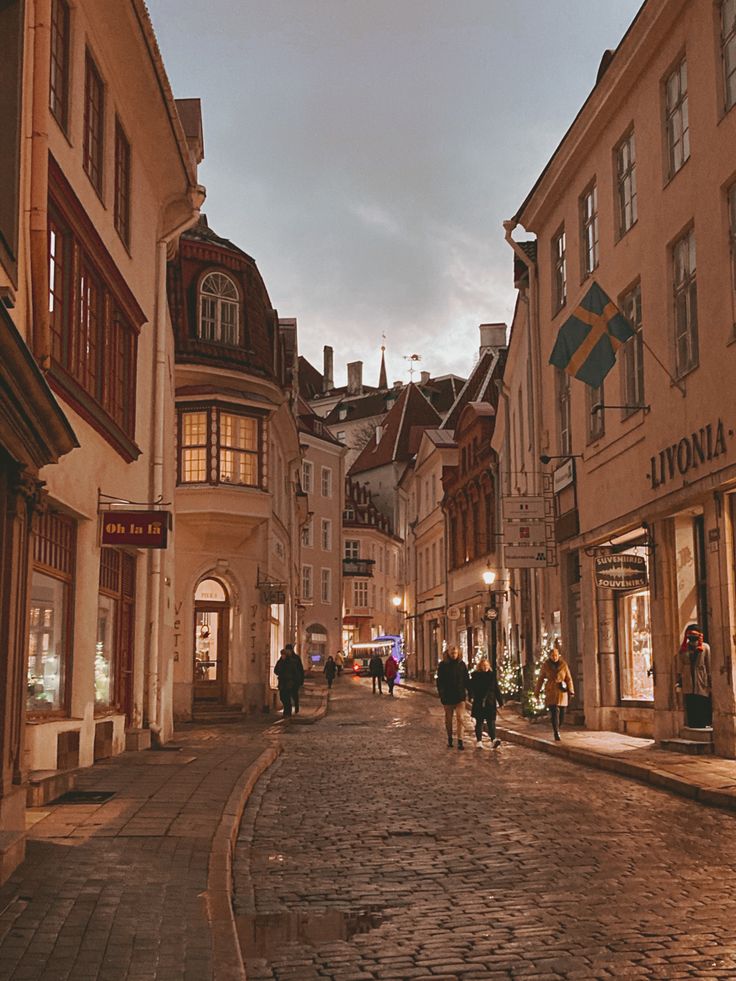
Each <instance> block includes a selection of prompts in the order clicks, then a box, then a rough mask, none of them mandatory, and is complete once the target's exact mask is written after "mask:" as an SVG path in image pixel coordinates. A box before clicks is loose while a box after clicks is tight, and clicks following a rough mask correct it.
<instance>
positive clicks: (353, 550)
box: [344, 538, 360, 559]
mask: <svg viewBox="0 0 736 981" xmlns="http://www.w3.org/2000/svg"><path fill="white" fill-rule="evenodd" d="M344 558H346V559H359V558H360V540H359V539H357V538H346V539H345V554H344Z"/></svg>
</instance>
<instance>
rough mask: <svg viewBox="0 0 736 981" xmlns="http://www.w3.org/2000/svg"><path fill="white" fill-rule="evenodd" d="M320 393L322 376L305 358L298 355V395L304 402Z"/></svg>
mask: <svg viewBox="0 0 736 981" xmlns="http://www.w3.org/2000/svg"><path fill="white" fill-rule="evenodd" d="M321 392H322V374H321V372H319V371H318V370H317V369H316V368H315V367H314V365H313V364H311V363H310V362H309V361H307V359H306V358H304V357H302V356H301V355H299V394H300V395H301V397H302V398H303V399H305V400H309V399H313V398H314V397H315V395H319V394H321Z"/></svg>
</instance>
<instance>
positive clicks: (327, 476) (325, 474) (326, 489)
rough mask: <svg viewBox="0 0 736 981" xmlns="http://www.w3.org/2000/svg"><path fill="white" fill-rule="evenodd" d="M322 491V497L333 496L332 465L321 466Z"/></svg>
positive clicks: (329, 497) (328, 497)
mask: <svg viewBox="0 0 736 981" xmlns="http://www.w3.org/2000/svg"><path fill="white" fill-rule="evenodd" d="M319 477H320V493H321V495H322V497H324V498H327V499H331V498H332V467H320V475H319Z"/></svg>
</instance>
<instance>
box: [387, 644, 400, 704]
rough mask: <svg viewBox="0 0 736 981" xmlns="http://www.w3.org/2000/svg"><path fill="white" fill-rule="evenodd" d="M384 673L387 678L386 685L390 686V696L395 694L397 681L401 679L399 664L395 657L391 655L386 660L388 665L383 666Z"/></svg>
mask: <svg viewBox="0 0 736 981" xmlns="http://www.w3.org/2000/svg"><path fill="white" fill-rule="evenodd" d="M383 673H384V675H385V676H386V684H387V685H388V693H389V695H393V693H394V685H395V684H396V679H397V678H398V677H399V662H398V661H397V660H396V658H395V657H394V656H393V654H389V656H388V657H387V658H386V663H385V664H384V666H383Z"/></svg>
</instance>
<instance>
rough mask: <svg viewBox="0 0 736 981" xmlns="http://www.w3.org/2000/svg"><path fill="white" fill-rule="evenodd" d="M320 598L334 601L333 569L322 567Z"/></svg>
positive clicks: (324, 601) (328, 601)
mask: <svg viewBox="0 0 736 981" xmlns="http://www.w3.org/2000/svg"><path fill="white" fill-rule="evenodd" d="M320 598H321V600H322V602H323V603H331V602H332V570H331V569H322V570H321V572H320Z"/></svg>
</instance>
